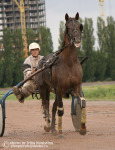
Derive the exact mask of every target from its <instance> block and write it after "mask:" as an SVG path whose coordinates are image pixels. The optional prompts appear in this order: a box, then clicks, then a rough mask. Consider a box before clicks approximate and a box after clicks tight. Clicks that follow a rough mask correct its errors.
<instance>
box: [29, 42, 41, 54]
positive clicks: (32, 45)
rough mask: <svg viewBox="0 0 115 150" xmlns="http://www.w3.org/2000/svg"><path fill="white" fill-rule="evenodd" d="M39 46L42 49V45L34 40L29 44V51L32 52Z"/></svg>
mask: <svg viewBox="0 0 115 150" xmlns="http://www.w3.org/2000/svg"><path fill="white" fill-rule="evenodd" d="M37 48H38V49H39V51H40V46H39V44H37V43H35V42H33V43H31V44H30V45H29V52H30V51H31V50H32V49H37Z"/></svg>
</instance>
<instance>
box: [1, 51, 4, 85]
mask: <svg viewBox="0 0 115 150" xmlns="http://www.w3.org/2000/svg"><path fill="white" fill-rule="evenodd" d="M2 54H3V52H0V87H2V84H3V71H4V67H3V56H2Z"/></svg>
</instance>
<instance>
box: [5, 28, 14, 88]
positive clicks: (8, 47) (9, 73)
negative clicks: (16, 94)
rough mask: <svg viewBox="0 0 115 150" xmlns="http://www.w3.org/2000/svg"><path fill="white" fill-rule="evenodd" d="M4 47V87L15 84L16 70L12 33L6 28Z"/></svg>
mask: <svg viewBox="0 0 115 150" xmlns="http://www.w3.org/2000/svg"><path fill="white" fill-rule="evenodd" d="M3 45H4V49H5V51H4V55H3V57H4V63H3V67H4V76H3V77H4V79H3V83H4V86H12V83H13V70H14V59H13V58H14V55H13V51H12V39H11V32H10V31H9V29H7V28H5V29H4V30H3Z"/></svg>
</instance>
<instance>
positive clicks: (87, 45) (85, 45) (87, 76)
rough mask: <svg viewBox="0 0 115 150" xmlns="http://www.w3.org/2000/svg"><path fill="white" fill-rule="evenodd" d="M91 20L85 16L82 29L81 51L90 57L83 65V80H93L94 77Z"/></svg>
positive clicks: (93, 39)
mask: <svg viewBox="0 0 115 150" xmlns="http://www.w3.org/2000/svg"><path fill="white" fill-rule="evenodd" d="M93 32H94V28H93V21H92V19H90V18H85V20H84V30H83V38H82V49H83V50H82V51H83V53H84V56H89V57H90V58H89V59H88V60H87V61H86V62H85V63H84V65H83V74H84V75H83V81H93V80H95V79H94V73H95V68H94V66H93V65H94V60H93V55H94V52H93V50H94V44H95V38H94V35H93Z"/></svg>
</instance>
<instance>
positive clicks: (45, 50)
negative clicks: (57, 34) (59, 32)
mask: <svg viewBox="0 0 115 150" xmlns="http://www.w3.org/2000/svg"><path fill="white" fill-rule="evenodd" d="M36 36H37V37H38V39H39V44H40V48H41V51H40V54H41V55H43V56H46V55H48V54H49V53H52V52H53V42H52V36H51V32H50V29H49V28H46V27H42V26H41V27H39V28H38V32H37V35H36Z"/></svg>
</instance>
